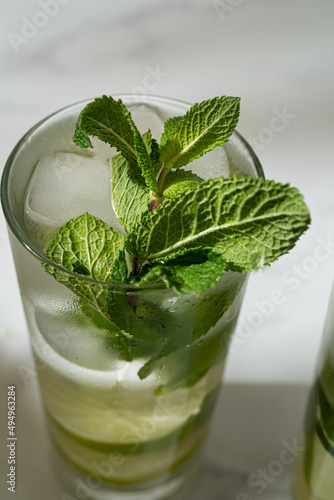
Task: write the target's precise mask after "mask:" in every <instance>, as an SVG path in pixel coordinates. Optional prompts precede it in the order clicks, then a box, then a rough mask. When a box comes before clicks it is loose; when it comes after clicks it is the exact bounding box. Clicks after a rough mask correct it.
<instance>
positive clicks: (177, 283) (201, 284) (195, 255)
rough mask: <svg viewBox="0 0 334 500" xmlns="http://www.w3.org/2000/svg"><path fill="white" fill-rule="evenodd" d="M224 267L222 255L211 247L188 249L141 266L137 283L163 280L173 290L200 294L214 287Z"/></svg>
mask: <svg viewBox="0 0 334 500" xmlns="http://www.w3.org/2000/svg"><path fill="white" fill-rule="evenodd" d="M225 269H226V262H225V259H224V258H223V256H222V255H221V254H219V253H216V252H213V251H212V249H211V248H204V247H199V248H191V249H188V250H185V251H184V252H182V253H179V254H178V255H177V256H175V257H173V258H170V259H169V260H165V262H164V264H153V265H152V266H146V267H144V268H143V271H142V274H141V275H140V276H138V278H137V280H136V282H137V284H138V285H143V284H148V283H158V282H160V281H162V282H164V283H165V284H166V286H167V287H168V288H172V289H173V290H174V291H175V292H176V293H181V294H183V293H202V292H204V290H206V289H207V288H210V287H214V286H215V285H216V283H217V281H219V280H220V278H221V277H222V275H223V274H224V272H225Z"/></svg>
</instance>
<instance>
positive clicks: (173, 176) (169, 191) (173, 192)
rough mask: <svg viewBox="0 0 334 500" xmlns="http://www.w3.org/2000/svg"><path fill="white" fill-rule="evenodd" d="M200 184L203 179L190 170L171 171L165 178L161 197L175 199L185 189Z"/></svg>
mask: <svg viewBox="0 0 334 500" xmlns="http://www.w3.org/2000/svg"><path fill="white" fill-rule="evenodd" d="M201 182H203V179H201V177H199V176H198V175H196V174H194V173H193V172H191V171H190V170H172V171H171V172H169V173H168V175H167V177H166V180H165V183H164V191H163V196H164V197H166V198H175V197H176V196H178V195H179V194H181V193H183V192H184V191H186V190H187V189H193V188H195V187H196V186H197V184H199V183H201Z"/></svg>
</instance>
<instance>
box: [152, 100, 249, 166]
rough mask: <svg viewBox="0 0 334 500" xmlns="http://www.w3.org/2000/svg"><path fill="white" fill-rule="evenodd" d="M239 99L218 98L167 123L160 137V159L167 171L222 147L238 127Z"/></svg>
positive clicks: (201, 104)
mask: <svg viewBox="0 0 334 500" xmlns="http://www.w3.org/2000/svg"><path fill="white" fill-rule="evenodd" d="M239 112H240V98H238V97H226V96H223V97H215V98H214V99H210V100H207V101H203V102H202V103H200V104H195V105H194V106H193V107H192V108H191V109H190V110H189V111H188V112H187V113H186V114H185V116H184V117H182V118H181V119H174V120H171V121H168V122H167V127H166V128H165V132H164V133H163V135H162V137H161V144H160V147H161V160H162V162H163V163H164V164H165V168H166V170H171V169H172V168H180V167H183V166H185V165H187V164H188V163H190V162H192V161H193V160H195V159H196V158H200V157H201V156H203V155H204V154H205V153H207V152H209V151H211V150H212V149H214V148H215V147H216V146H222V145H223V144H224V143H225V142H226V141H227V140H228V138H229V137H230V135H231V134H232V132H233V130H234V129H235V127H236V125H237V122H238V119H239Z"/></svg>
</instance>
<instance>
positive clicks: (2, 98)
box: [0, 0, 334, 498]
mask: <svg viewBox="0 0 334 500" xmlns="http://www.w3.org/2000/svg"><path fill="white" fill-rule="evenodd" d="M43 3H44V5H47V4H48V5H49V11H47V10H46V9H47V7H44V8H42V4H43ZM51 4H52V5H53V10H50V9H51ZM41 12H42V13H43V14H42V15H41ZM46 12H48V13H47V14H46ZM333 19H334V4H333V2H332V1H331V0H313V1H312V0H282V1H280V2H277V1H274V0H226V1H223V0H221V1H214V0H212V1H211V0H201V1H200V0H188V1H187V0H184V1H182V0H180V1H174V0H160V2H157V1H153V0H141V1H138V0H125V1H124V0H123V1H122V2H121V1H118V2H117V1H115V0H98V1H96V2H90V1H87V0H67V1H66V0H62V1H61V0H48V1H47V0H45V1H44V2H43V0H40V1H34V0H25V1H23V0H16V1H15V2H2V4H1V15H0V25H1V38H0V51H1V82H0V84H1V93H0V111H1V120H0V171H1V169H2V168H3V165H4V164H5V161H6V159H7V157H8V155H9V153H10V151H11V149H12V148H13V147H14V145H15V144H16V142H17V141H18V140H19V139H20V137H21V136H22V135H23V134H24V133H25V132H26V131H27V130H28V128H30V127H31V126H32V125H34V124H35V123H36V122H37V121H38V120H40V119H42V118H43V117H44V116H46V115H47V114H49V113H51V112H53V111H55V110H57V109H58V108H60V107H63V106H65V105H68V104H70V103H72V102H75V101H78V100H81V99H85V98H89V97H95V96H99V95H101V94H103V93H105V94H111V95H113V94H117V93H126V92H132V91H134V90H138V87H141V88H142V89H143V91H145V92H147V93H153V94H157V95H164V96H168V97H174V98H177V99H181V100H185V101H189V102H195V101H201V100H204V99H207V98H210V97H214V96H216V95H224V94H228V95H238V96H241V98H242V100H241V103H242V109H241V118H240V122H239V125H238V130H239V132H240V133H241V134H242V135H244V137H245V138H246V139H248V140H249V141H250V142H251V144H252V145H253V147H254V149H255V151H256V153H257V154H258V156H259V158H260V160H261V163H262V165H263V168H264V171H265V174H266V177H267V178H270V179H275V180H276V181H281V182H290V183H291V184H292V185H294V186H297V187H298V188H299V189H300V191H301V192H302V193H303V194H304V195H305V198H306V202H307V204H308V206H309V208H310V211H311V216H312V225H311V228H310V229H309V230H308V232H307V233H306V234H305V235H304V236H303V237H302V238H301V240H300V241H299V242H298V244H297V246H296V248H295V249H294V250H292V251H291V252H290V254H288V255H286V256H284V257H282V258H281V259H280V260H279V262H277V263H275V264H273V265H272V266H271V267H270V268H269V269H268V270H266V271H265V272H263V273H260V274H254V275H253V276H252V277H251V280H250V282H249V287H248V290H247V295H246V299H245V303H244V307H243V310H242V314H241V318H240V322H239V326H238V329H237V332H236V342H235V343H234V349H233V351H232V352H231V354H230V357H229V362H228V367H227V372H226V377H225V380H226V381H227V382H229V383H238V384H253V385H254V384H257V386H258V385H263V384H270V385H293V384H308V383H310V381H311V380H312V377H313V371H314V365H315V360H316V355H317V351H318V347H319V342H320V337H321V333H322V327H323V322H324V317H325V313H326V309H327V304H328V299H329V292H330V288H331V283H332V279H333V268H334V247H333V245H332V243H333V242H334V228H333V213H334V196H333V186H334V168H333V153H332V146H333V116H334V98H333V88H334V61H333V58H334V34H333ZM36 25H38V26H37V27H36ZM154 75H155V76H154ZM282 114H283V115H284V116H285V118H284V119H283V120H282V119H281V120H279V119H277V118H276V117H277V116H281V115H282ZM326 242H327V243H326ZM319 245H320V246H319ZM326 245H327V246H326ZM275 290H276V292H275ZM275 294H276V296H277V295H279V297H280V301H279V302H280V303H276V304H274V303H273V300H272V299H273V296H274V295H275ZM269 301H270V303H269ZM0 344H1V345H0V348H1V350H0V370H1V380H2V383H3V385H4V386H7V385H8V384H12V383H16V384H18V386H19V387H20V389H21V398H22V405H24V404H26V405H27V406H26V408H27V412H28V413H26V414H25V415H27V414H28V415H30V417H31V418H32V420H33V419H34V415H35V418H36V422H38V418H39V416H38V415H39V414H38V410H36V409H35V407H37V405H38V404H39V403H38V402H37V399H36V398H37V392H36V387H35V379H34V377H32V378H31V384H28V386H26V385H24V384H23V381H22V376H21V375H20V370H19V369H18V367H20V366H22V365H24V366H28V365H29V366H31V360H30V354H29V345H28V334H27V330H26V326H25V322H24V317H23V312H22V307H21V302H20V297H19V292H18V287H17V283H16V278H15V271H14V267H13V263H12V258H11V253H10V248H9V243H8V238H7V235H6V227H5V221H4V217H3V215H2V214H0ZM4 390H5V389H4ZM1 397H2V401H1V402H0V404H1V405H4V404H5V402H4V401H3V400H4V398H5V393H3V394H1ZM30 398H33V399H30ZM28 399H29V401H30V402H31V405H30V406H29V401H28ZM35 400H36V403H35ZM25 401H26V402H25ZM32 402H33V403H32ZM32 404H33V406H32ZM1 407H2V406H1ZM35 412H36V414H35ZM1 424H2V421H1ZM4 425H5V424H4ZM22 425H23V426H24V424H22ZM32 425H33V424H32ZM36 425H37V424H36ZM0 446H1V443H0ZM20 498H21V497H20ZM22 498H25V497H22ZM31 498H33V496H31ZM57 498H58V497H57Z"/></svg>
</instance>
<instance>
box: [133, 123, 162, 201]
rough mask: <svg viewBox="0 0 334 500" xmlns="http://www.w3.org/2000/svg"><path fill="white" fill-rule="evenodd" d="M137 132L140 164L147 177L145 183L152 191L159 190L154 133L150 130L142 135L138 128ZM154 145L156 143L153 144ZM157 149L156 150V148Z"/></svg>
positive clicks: (136, 143)
mask: <svg viewBox="0 0 334 500" xmlns="http://www.w3.org/2000/svg"><path fill="white" fill-rule="evenodd" d="M134 134H135V149H136V153H137V160H138V165H139V166H140V169H141V173H142V176H143V178H144V179H145V183H146V185H147V187H148V188H149V189H151V191H153V192H155V191H157V190H158V184H157V179H156V172H155V168H154V167H153V164H152V159H151V153H152V134H151V131H150V130H148V132H146V133H145V134H144V135H143V136H141V135H140V133H139V132H138V130H137V129H136V131H134ZM153 147H154V145H153ZM155 151H156V150H155Z"/></svg>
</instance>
